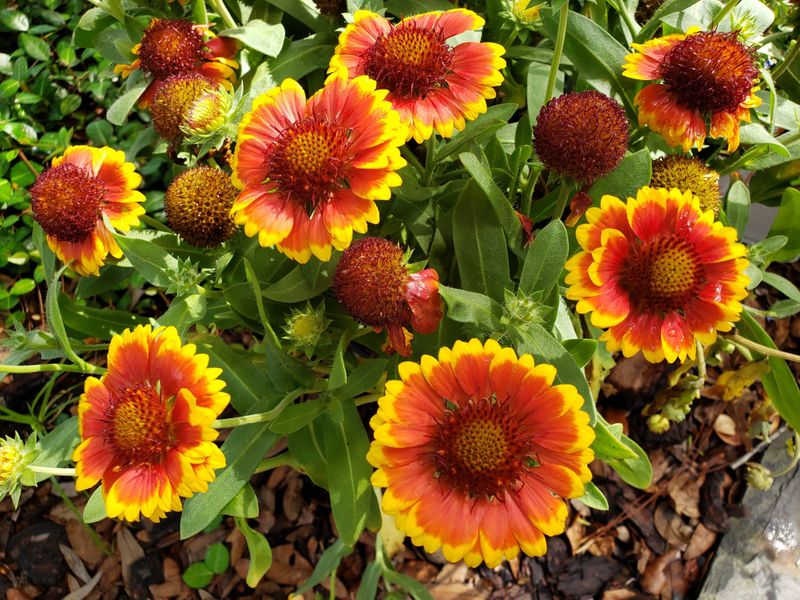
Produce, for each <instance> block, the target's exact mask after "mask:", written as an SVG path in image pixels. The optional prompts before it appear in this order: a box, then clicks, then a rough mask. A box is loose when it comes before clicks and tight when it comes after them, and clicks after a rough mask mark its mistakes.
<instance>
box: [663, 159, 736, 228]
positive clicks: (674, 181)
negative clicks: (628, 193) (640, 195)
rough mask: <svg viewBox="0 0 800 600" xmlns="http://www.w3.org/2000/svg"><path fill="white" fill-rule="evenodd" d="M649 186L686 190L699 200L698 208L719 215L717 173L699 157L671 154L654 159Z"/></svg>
mask: <svg viewBox="0 0 800 600" xmlns="http://www.w3.org/2000/svg"><path fill="white" fill-rule="evenodd" d="M650 187H660V188H666V189H668V190H670V189H672V188H678V189H679V190H680V191H682V192H685V191H687V190H688V191H690V192H692V194H694V195H695V196H697V198H698V200H700V210H702V211H707V210H711V211H714V216H715V217H716V216H718V215H719V202H720V191H719V173H717V172H716V171H713V170H711V169H709V168H708V167H707V166H706V164H705V163H704V162H703V161H702V160H700V159H699V158H691V157H688V156H682V155H680V154H671V155H669V156H664V157H662V158H659V159H657V160H654V161H653V176H652V178H651V179H650Z"/></svg>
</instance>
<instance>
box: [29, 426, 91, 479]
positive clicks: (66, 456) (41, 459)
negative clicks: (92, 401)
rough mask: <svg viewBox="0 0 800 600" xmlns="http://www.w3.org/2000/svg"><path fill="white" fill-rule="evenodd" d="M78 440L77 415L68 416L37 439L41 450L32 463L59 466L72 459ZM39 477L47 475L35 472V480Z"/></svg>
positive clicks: (44, 477)
mask: <svg viewBox="0 0 800 600" xmlns="http://www.w3.org/2000/svg"><path fill="white" fill-rule="evenodd" d="M79 442H80V439H79V438H78V417H70V418H69V419H67V420H66V421H64V422H63V423H60V424H58V425H57V426H56V427H55V428H54V429H53V430H52V431H50V432H49V433H48V434H47V435H45V436H44V437H43V438H42V439H41V440H40V441H39V445H40V448H41V452H40V453H39V454H38V455H37V456H36V460H35V462H34V464H35V465H36V466H39V467H60V466H62V465H64V464H66V463H67V462H69V461H70V460H71V459H72V451H73V450H75V447H76V446H77V445H78V443H79ZM40 477H41V479H46V478H47V477H49V475H46V474H43V473H42V474H37V480H40V479H39V478H40Z"/></svg>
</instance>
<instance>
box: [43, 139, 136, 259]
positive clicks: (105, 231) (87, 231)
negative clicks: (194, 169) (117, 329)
mask: <svg viewBox="0 0 800 600" xmlns="http://www.w3.org/2000/svg"><path fill="white" fill-rule="evenodd" d="M141 182H142V178H141V177H140V176H139V175H138V174H137V173H136V172H134V166H133V164H132V163H129V162H126V161H125V154H124V153H123V152H122V151H120V150H113V149H111V148H107V147H103V148H91V147H89V146H71V147H69V148H67V150H66V151H65V152H64V154H63V155H62V156H59V157H57V158H55V159H53V164H52V166H51V167H50V168H49V169H47V170H46V171H44V172H43V173H42V174H41V175H39V177H38V179H37V180H36V183H34V184H33V186H32V187H31V189H30V194H31V208H32V210H33V216H34V219H36V221H37V222H38V223H39V225H41V226H42V229H43V230H44V232H45V233H46V234H47V244H48V246H50V249H51V250H53V252H55V254H56V256H57V257H58V258H59V259H60V260H61V261H63V262H64V263H66V264H69V265H70V266H71V267H72V269H74V270H75V271H76V272H78V273H80V274H81V275H97V274H99V272H100V267H101V266H103V264H104V263H105V259H106V257H107V256H108V255H109V254H111V255H112V256H113V257H115V258H121V257H122V251H121V250H120V248H119V246H118V245H117V242H116V240H115V239H114V236H113V235H112V232H111V230H110V229H109V228H108V226H107V225H106V223H105V222H104V218H105V219H108V222H109V223H110V224H111V225H112V226H113V227H114V228H115V229H118V230H120V231H128V230H129V229H130V228H131V227H132V226H135V225H138V224H139V216H140V215H143V214H144V212H145V210H144V208H143V207H142V205H141V203H142V202H144V195H143V194H142V193H141V192H137V191H136V188H137V187H139V184H140V183H141Z"/></svg>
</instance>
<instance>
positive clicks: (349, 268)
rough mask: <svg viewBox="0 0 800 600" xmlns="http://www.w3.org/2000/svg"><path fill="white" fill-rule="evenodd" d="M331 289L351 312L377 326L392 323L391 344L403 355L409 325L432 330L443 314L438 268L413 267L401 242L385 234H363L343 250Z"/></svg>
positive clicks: (408, 339)
mask: <svg viewBox="0 0 800 600" xmlns="http://www.w3.org/2000/svg"><path fill="white" fill-rule="evenodd" d="M333 289H334V291H335V292H336V297H337V298H338V299H339V302H340V303H341V304H342V306H343V307H344V309H345V310H346V311H347V312H349V313H350V314H351V315H352V316H353V318H355V319H356V320H358V321H360V322H361V323H363V324H364V325H369V326H370V327H373V328H374V329H375V331H381V330H382V329H383V328H384V327H385V328H386V329H388V332H389V342H388V344H387V349H388V350H389V351H390V352H392V351H396V352H397V353H398V354H400V355H401V356H408V355H410V354H411V345H410V342H411V340H412V339H413V335H412V334H411V333H410V332H409V331H408V329H406V328H407V327H408V326H411V327H413V328H414V330H415V331H417V332H419V333H433V332H434V331H436V329H437V328H438V327H439V321H441V320H442V299H441V296H439V275H438V273H436V270H434V269H424V270H422V271H418V272H416V273H411V272H410V271H409V268H408V265H407V263H406V260H405V259H404V257H403V250H402V249H401V248H400V246H398V245H397V244H395V243H394V242H390V241H389V240H384V239H382V238H373V237H367V238H362V239H360V240H358V241H357V242H355V243H354V244H353V245H352V246H351V247H350V248H348V249H347V250H345V252H344V253H343V254H342V256H341V258H340V259H339V263H338V264H337V265H336V273H335V274H334V276H333Z"/></svg>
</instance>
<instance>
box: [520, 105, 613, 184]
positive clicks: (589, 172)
mask: <svg viewBox="0 0 800 600" xmlns="http://www.w3.org/2000/svg"><path fill="white" fill-rule="evenodd" d="M533 146H534V148H535V149H536V155H537V156H538V157H539V160H541V161H542V163H543V164H544V166H545V167H547V168H548V169H549V170H551V171H555V172H556V173H559V174H561V175H567V176H568V177H572V178H574V179H576V180H577V181H580V182H583V183H585V184H586V185H587V186H591V185H592V184H593V183H594V182H595V181H596V180H597V179H599V178H600V177H603V176H604V175H608V174H609V173H611V171H613V170H614V169H616V168H617V166H618V165H619V163H620V162H621V161H622V157H623V156H625V150H627V149H628V119H627V118H626V117H625V110H624V109H623V108H622V107H621V106H620V105H619V104H618V103H617V102H615V101H614V100H612V99H611V98H609V97H608V96H606V95H605V94H601V93H600V92H595V91H588V92H572V93H569V94H563V95H561V96H558V97H557V98H553V99H552V100H550V101H549V102H548V103H547V104H545V105H544V106H543V107H542V110H541V112H539V116H538V117H536V125H534V126H533Z"/></svg>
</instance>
